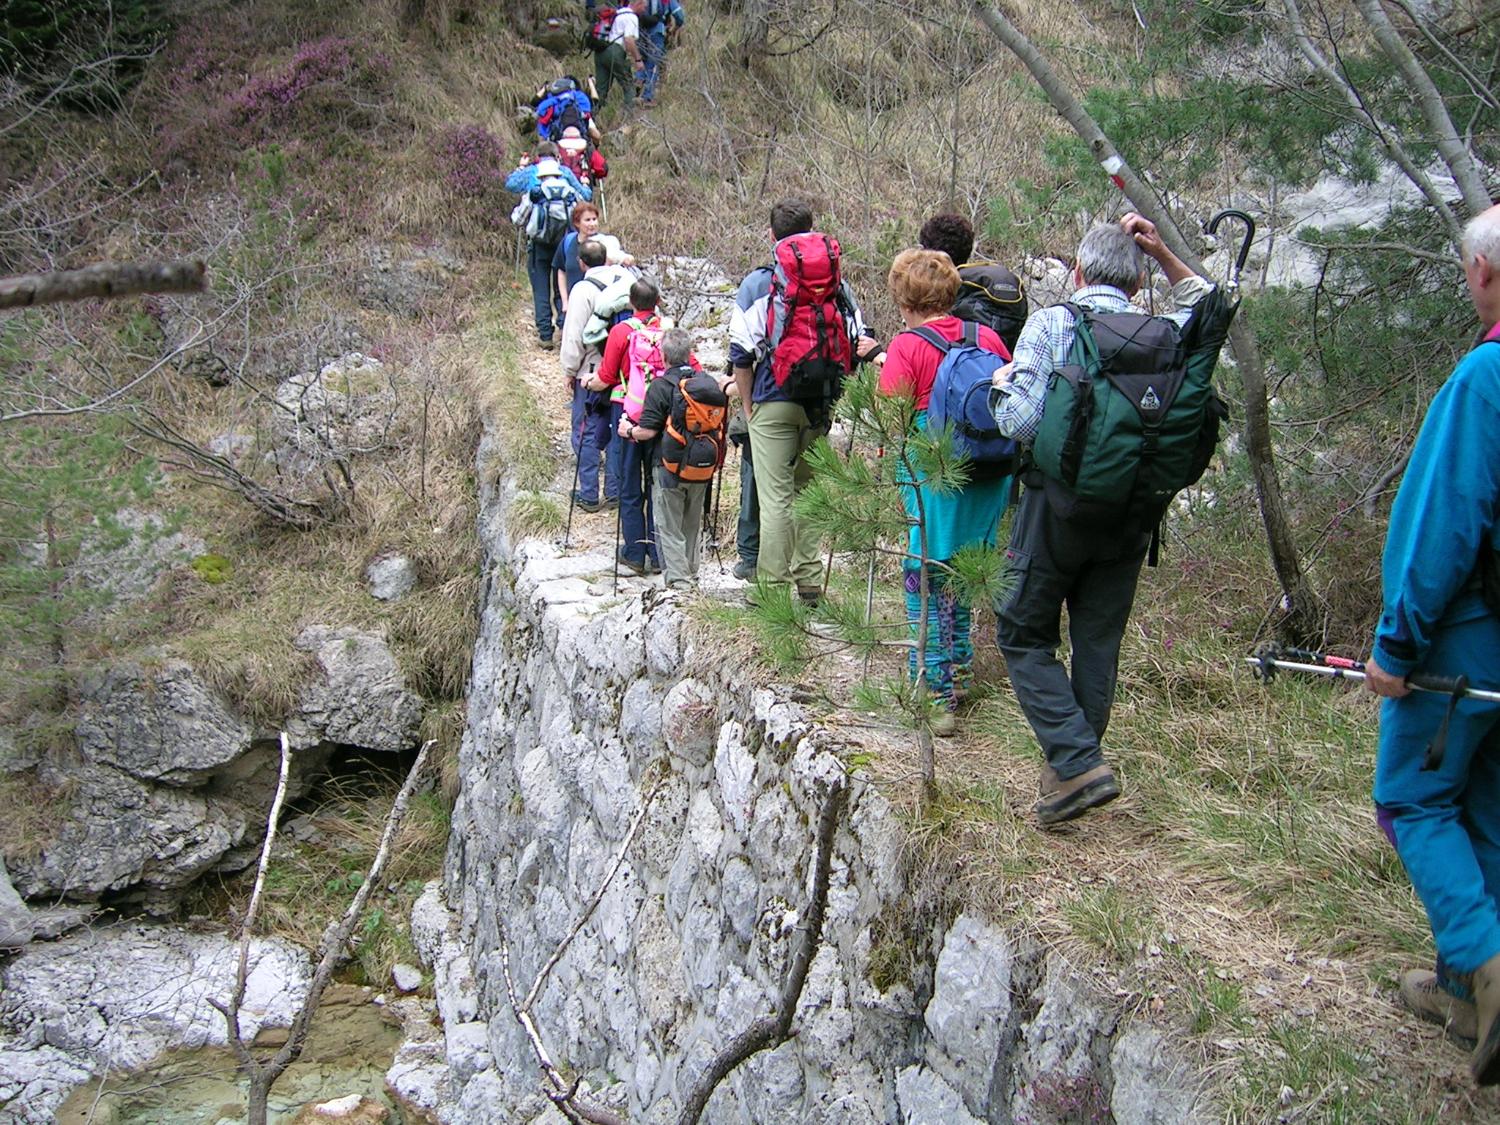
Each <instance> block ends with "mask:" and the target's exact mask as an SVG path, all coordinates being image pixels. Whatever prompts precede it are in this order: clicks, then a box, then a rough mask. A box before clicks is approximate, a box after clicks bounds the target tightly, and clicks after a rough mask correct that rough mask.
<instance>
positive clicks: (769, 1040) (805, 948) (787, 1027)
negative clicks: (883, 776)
mask: <svg viewBox="0 0 1500 1125" xmlns="http://www.w3.org/2000/svg"><path fill="white" fill-rule="evenodd" d="M847 793H848V786H847V785H846V784H845V782H844V781H843V780H842V779H840V780H839V781H838V782H837V783H836V784H835V785H834V786H833V787H832V788H830V789H829V791H828V795H827V796H826V797H825V798H824V799H823V810H822V812H820V813H819V814H818V835H817V845H818V853H817V858H816V859H815V860H814V867H813V885H812V892H811V895H810V896H809V900H808V904H807V918H806V924H805V926H804V927H803V929H802V938H801V941H800V942H799V944H798V946H797V948H796V949H795V950H794V951H793V953H792V960H791V963H790V964H789V965H788V966H787V975H786V982H785V984H783V985H782V989H781V997H780V1000H779V1002H778V1003H777V1005H776V1011H774V1012H773V1013H771V1014H770V1015H767V1016H761V1018H760V1019H758V1020H756V1021H755V1022H754V1023H752V1024H751V1025H750V1026H749V1027H747V1028H746V1029H745V1030H744V1031H742V1032H741V1033H740V1034H739V1035H736V1036H735V1037H734V1038H733V1039H731V1040H730V1041H729V1042H728V1043H726V1044H725V1045H724V1048H723V1050H721V1051H720V1052H719V1053H718V1054H717V1055H715V1056H714V1057H713V1060H712V1061H711V1062H710V1063H709V1064H708V1068H707V1069H706V1070H705V1071H704V1072H703V1073H702V1074H701V1075H699V1077H698V1080H697V1081H696V1082H694V1083H693V1086H692V1089H691V1090H690V1091H689V1093H688V1097H687V1102H686V1103H685V1104H684V1106H683V1108H682V1115H681V1116H680V1117H678V1119H677V1121H678V1125H697V1123H698V1119H699V1118H700V1117H701V1116H702V1115H703V1110H704V1108H705V1107H707V1105H708V1099H709V1098H711V1097H712V1096H713V1092H714V1091H715V1090H716V1089H718V1087H719V1083H721V1082H722V1081H724V1079H725V1078H727V1077H728V1076H729V1074H730V1072H731V1071H733V1070H734V1068H735V1067H737V1066H739V1065H740V1063H742V1062H744V1061H745V1060H746V1059H748V1058H749V1057H750V1056H751V1055H754V1054H756V1053H757V1052H759V1051H763V1050H765V1049H767V1048H768V1047H775V1046H777V1045H778V1044H781V1043H784V1042H786V1040H787V1039H788V1038H789V1037H790V1036H791V1033H792V1020H793V1018H795V1016H796V1014H797V1004H798V1003H799V1001H800V1000H801V999H802V986H803V985H804V984H806V983H807V972H808V969H809V968H811V966H812V961H813V957H814V956H815V955H816V954H817V952H818V945H819V943H820V942H821V941H822V937H823V915H824V913H825V911H826V910H827V908H828V880H829V876H830V873H831V872H832V869H833V837H834V832H835V830H836V829H837V828H838V819H839V812H840V810H841V809H842V808H843V805H844V800H845V797H846V796H847Z"/></svg>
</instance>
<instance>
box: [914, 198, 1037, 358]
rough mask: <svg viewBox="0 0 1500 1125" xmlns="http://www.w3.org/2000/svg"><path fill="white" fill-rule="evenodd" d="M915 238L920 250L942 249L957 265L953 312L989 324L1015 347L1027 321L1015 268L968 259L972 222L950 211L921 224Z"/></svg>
mask: <svg viewBox="0 0 1500 1125" xmlns="http://www.w3.org/2000/svg"><path fill="white" fill-rule="evenodd" d="M917 241H918V243H919V244H920V245H921V247H922V249H923V250H941V251H942V252H943V253H944V254H947V255H948V257H949V258H951V259H952V260H953V264H954V265H955V266H957V267H958V279H959V288H958V296H957V297H955V298H954V301H953V315H954V316H956V317H958V318H959V319H960V320H967V321H972V322H973V323H975V324H983V325H985V326H987V327H988V328H990V329H991V330H992V331H993V332H994V333H995V334H996V335H998V336H999V337H1000V339H1001V340H1002V341H1004V343H1005V347H1006V350H1007V351H1014V350H1015V347H1016V341H1017V340H1018V339H1020V336H1021V328H1022V327H1023V326H1024V325H1025V324H1026V313H1027V304H1026V291H1025V290H1024V289H1023V288H1022V286H1021V279H1020V278H1019V277H1017V276H1016V275H1015V272H1014V271H1013V270H1011V269H1010V268H1009V267H1007V266H1003V265H1001V264H1000V263H999V262H976V261H971V259H972V257H973V255H974V225H973V224H972V223H970V222H969V220H968V219H966V218H964V217H963V216H962V215H955V214H953V213H951V212H947V213H944V214H939V215H934V216H932V218H930V219H928V220H927V221H926V222H925V223H923V224H922V230H921V231H920V233H919V234H918V235H917Z"/></svg>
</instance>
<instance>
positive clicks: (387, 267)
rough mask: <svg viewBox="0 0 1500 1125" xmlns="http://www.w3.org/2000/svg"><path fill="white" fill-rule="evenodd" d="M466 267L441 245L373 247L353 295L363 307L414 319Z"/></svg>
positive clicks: (458, 258)
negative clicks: (412, 247) (417, 247)
mask: <svg viewBox="0 0 1500 1125" xmlns="http://www.w3.org/2000/svg"><path fill="white" fill-rule="evenodd" d="M466 268H467V267H466V264H465V262H464V260H463V258H462V257H460V256H459V255H458V254H455V253H454V252H453V251H451V250H449V249H448V248H447V247H445V246H440V245H434V246H428V247H424V248H419V249H404V248H402V247H397V246H375V247H373V248H372V249H371V250H370V266H369V268H368V269H367V270H365V271H364V272H363V273H362V274H361V275H360V279H359V284H358V286H357V288H356V290H355V293H356V295H357V296H358V298H359V303H360V305H361V306H362V307H364V308H367V309H382V310H384V311H386V312H391V313H395V314H396V315H398V316H406V317H416V316H420V315H421V313H422V311H423V310H424V309H425V308H426V307H427V306H428V305H429V304H430V303H431V302H432V300H433V298H435V297H437V296H439V295H440V294H442V293H443V292H444V291H445V290H447V289H449V288H450V287H451V286H452V285H453V282H454V280H455V279H456V278H457V277H458V276H459V275H461V274H462V273H463V272H464V270H465V269H466Z"/></svg>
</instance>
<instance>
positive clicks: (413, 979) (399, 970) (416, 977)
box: [391, 961, 422, 992]
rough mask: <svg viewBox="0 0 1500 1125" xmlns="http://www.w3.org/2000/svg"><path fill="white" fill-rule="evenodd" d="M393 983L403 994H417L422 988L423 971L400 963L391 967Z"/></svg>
mask: <svg viewBox="0 0 1500 1125" xmlns="http://www.w3.org/2000/svg"><path fill="white" fill-rule="evenodd" d="M391 983H393V984H394V985H395V986H396V988H397V989H398V990H399V991H401V992H415V991H416V990H417V989H419V988H421V987H422V970H421V969H419V968H417V967H416V966H415V965H404V964H402V963H400V962H399V961H398V962H397V963H396V964H394V965H392V966H391Z"/></svg>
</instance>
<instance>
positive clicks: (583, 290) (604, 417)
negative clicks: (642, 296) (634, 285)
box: [560, 239, 633, 512]
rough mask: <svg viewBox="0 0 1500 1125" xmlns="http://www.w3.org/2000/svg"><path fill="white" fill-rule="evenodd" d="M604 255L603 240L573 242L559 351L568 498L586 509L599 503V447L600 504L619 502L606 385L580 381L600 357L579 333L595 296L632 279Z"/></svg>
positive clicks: (593, 509)
mask: <svg viewBox="0 0 1500 1125" xmlns="http://www.w3.org/2000/svg"><path fill="white" fill-rule="evenodd" d="M605 257H606V251H605V248H604V244H603V243H602V242H599V241H597V240H596V239H589V240H588V241H586V242H584V243H583V244H582V245H581V246H580V247H579V248H578V260H579V263H580V264H581V265H582V266H583V267H584V274H583V277H582V278H581V279H579V282H578V284H577V285H576V286H574V287H573V292H571V293H570V294H569V295H568V315H567V317H566V319H564V321H563V329H562V351H561V353H560V358H561V361H562V372H563V380H564V386H565V387H566V389H567V393H568V394H569V396H571V401H572V404H573V426H572V445H573V453H574V455H575V457H576V459H577V469H576V471H575V473H574V476H575V477H576V480H575V482H574V486H573V495H572V496H571V497H570V499H569V503H571V504H576V505H577V506H578V507H580V508H582V509H583V510H584V511H585V512H597V511H598V510H599V509H600V507H601V502H600V498H599V455H600V454H601V453H605V454H606V463H605V473H604V499H603V503H602V506H603V507H606V508H612V507H614V506H615V505H617V504H619V502H620V476H619V472H618V461H617V459H616V460H611V459H609V458H608V451H610V450H611V449H613V444H612V439H613V436H614V427H615V424H616V422H617V421H618V413H617V412H616V411H614V410H612V409H611V403H610V396H609V392H608V391H591V390H589V389H588V387H587V386H585V384H586V383H587V382H588V380H589V379H591V378H592V377H593V375H594V373H595V372H596V371H597V370H598V369H599V364H600V362H602V360H603V358H604V357H603V352H602V350H601V349H600V348H599V347H598V346H597V345H595V344H591V343H589V342H587V341H586V340H584V338H583V330H584V328H585V327H586V326H587V324H588V322H589V318H590V317H591V316H593V313H594V305H595V302H596V301H597V300H598V299H599V297H600V296H601V295H602V294H603V293H604V292H605V291H606V290H608V289H609V288H610V287H611V286H613V285H618V284H621V283H623V282H624V281H625V280H627V279H631V277H630V272H629V271H628V270H626V269H625V267H624V266H619V265H609V264H608V263H607V262H606V261H605ZM631 280H633V279H631Z"/></svg>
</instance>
